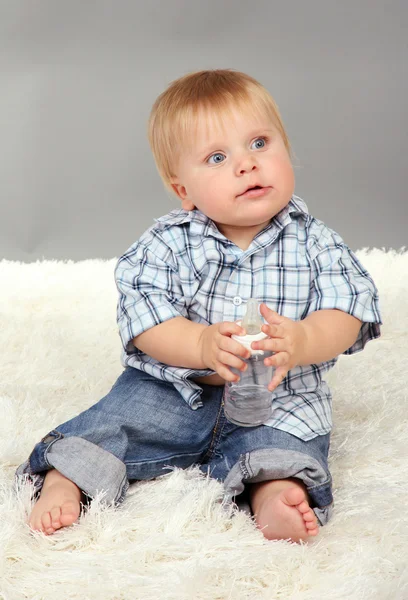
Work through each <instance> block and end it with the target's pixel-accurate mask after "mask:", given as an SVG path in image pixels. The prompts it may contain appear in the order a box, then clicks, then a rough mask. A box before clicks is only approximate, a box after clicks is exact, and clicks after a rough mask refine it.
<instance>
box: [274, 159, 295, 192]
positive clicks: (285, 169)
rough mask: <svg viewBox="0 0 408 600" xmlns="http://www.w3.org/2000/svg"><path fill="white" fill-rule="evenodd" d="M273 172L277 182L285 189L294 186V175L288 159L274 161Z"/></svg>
mask: <svg viewBox="0 0 408 600" xmlns="http://www.w3.org/2000/svg"><path fill="white" fill-rule="evenodd" d="M274 170H275V173H276V176H277V177H278V178H279V181H280V182H281V183H282V184H284V186H285V188H291V187H293V186H294V184H295V174H294V172H293V167H292V163H291V162H290V160H289V158H285V157H279V158H277V159H276V160H275V161H274Z"/></svg>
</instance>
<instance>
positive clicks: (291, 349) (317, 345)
mask: <svg viewBox="0 0 408 600" xmlns="http://www.w3.org/2000/svg"><path fill="white" fill-rule="evenodd" d="M260 311H261V314H262V316H263V317H264V318H265V320H266V321H267V323H268V325H263V326H262V331H263V332H264V333H266V334H267V335H268V336H269V338H267V339H265V340H262V341H260V342H253V343H252V348H253V349H254V350H256V349H259V350H271V351H272V352H274V353H275V354H274V355H273V356H272V357H271V358H266V359H265V361H266V363H265V364H269V365H273V366H274V367H276V371H275V373H274V375H273V378H272V381H271V383H270V384H269V385H268V389H269V390H270V391H272V390H274V389H275V388H276V387H278V385H279V384H280V383H281V381H282V380H283V379H284V377H286V375H287V373H288V371H290V370H291V369H293V368H294V367H296V366H305V365H312V364H319V363H322V362H326V361H329V360H332V359H333V358H335V357H336V356H339V355H340V354H342V353H343V352H345V351H346V350H348V349H349V348H350V347H351V346H352V345H353V344H354V342H355V341H356V339H357V336H358V334H359V331H360V328H361V325H362V322H361V321H360V320H359V319H356V318H355V317H353V316H352V315H349V314H348V313H345V312H343V311H341V310H337V309H324V310H318V311H315V312H312V313H310V315H309V316H307V317H306V318H305V319H302V320H301V321H293V320H292V319H289V318H287V317H282V316H281V315H278V314H277V313H276V312H274V311H273V310H270V309H269V308H268V307H267V306H266V304H264V303H262V304H261V307H260Z"/></svg>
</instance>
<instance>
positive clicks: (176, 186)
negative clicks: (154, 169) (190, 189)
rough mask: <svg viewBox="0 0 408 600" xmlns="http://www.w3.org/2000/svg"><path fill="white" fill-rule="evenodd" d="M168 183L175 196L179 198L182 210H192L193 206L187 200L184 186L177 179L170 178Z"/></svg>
mask: <svg viewBox="0 0 408 600" xmlns="http://www.w3.org/2000/svg"><path fill="white" fill-rule="evenodd" d="M170 183H171V187H172V188H173V190H174V192H175V194H176V195H177V196H178V197H179V198H180V200H181V205H182V207H183V208H184V210H194V209H195V206H194V204H193V202H192V201H191V200H190V199H189V197H188V195H187V190H186V188H185V186H184V185H183V184H182V183H180V182H179V180H178V179H177V177H172V178H171V179H170Z"/></svg>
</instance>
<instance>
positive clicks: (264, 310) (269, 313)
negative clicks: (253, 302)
mask: <svg viewBox="0 0 408 600" xmlns="http://www.w3.org/2000/svg"><path fill="white" fill-rule="evenodd" d="M259 311H260V313H261V315H262V316H263V317H264V318H265V319H266V320H267V321H268V323H270V324H277V325H279V324H280V323H283V321H284V320H285V317H282V316H281V315H279V314H278V313H277V312H276V311H274V310H272V309H271V308H269V307H268V306H266V304H265V303H264V302H262V303H261V305H260V307H259Z"/></svg>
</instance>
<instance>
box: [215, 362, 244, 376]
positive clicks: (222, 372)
mask: <svg viewBox="0 0 408 600" xmlns="http://www.w3.org/2000/svg"><path fill="white" fill-rule="evenodd" d="M214 366H215V371H216V372H217V373H218V375H219V376H220V377H222V378H223V379H225V381H239V380H240V377H239V375H238V374H237V373H233V372H232V371H231V370H230V369H229V368H228V367H227V366H226V365H225V364H224V363H222V362H218V361H217V362H216V363H215V365H214Z"/></svg>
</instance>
